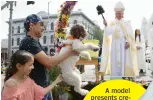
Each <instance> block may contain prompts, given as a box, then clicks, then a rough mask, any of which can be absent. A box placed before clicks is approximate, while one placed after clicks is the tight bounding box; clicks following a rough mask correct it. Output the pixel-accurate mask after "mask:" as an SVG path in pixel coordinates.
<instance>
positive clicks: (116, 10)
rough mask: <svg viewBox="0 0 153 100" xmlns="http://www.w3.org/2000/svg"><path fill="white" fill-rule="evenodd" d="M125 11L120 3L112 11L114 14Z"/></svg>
mask: <svg viewBox="0 0 153 100" xmlns="http://www.w3.org/2000/svg"><path fill="white" fill-rule="evenodd" d="M124 10H125V8H124V5H123V3H122V2H121V1H119V2H117V3H116V5H115V7H114V11H115V12H123V11H124Z"/></svg>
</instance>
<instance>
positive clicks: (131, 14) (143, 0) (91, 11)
mask: <svg viewBox="0 0 153 100" xmlns="http://www.w3.org/2000/svg"><path fill="white" fill-rule="evenodd" d="M118 1H121V2H122V3H123V5H124V6H125V12H124V19H125V20H130V21H131V24H132V27H133V30H135V29H136V28H140V26H141V22H142V19H143V17H145V18H146V19H147V20H149V18H150V16H151V15H152V14H153V6H152V5H153V0H78V2H77V4H76V6H75V7H74V9H73V11H77V10H78V9H81V10H82V12H83V13H84V14H86V15H87V16H88V17H89V18H90V19H91V20H93V21H96V22H97V23H98V25H99V26H100V27H101V28H102V29H103V27H104V26H103V20H102V17H101V15H99V16H98V14H97V10H96V7H97V5H101V6H102V7H103V8H104V10H105V13H104V16H105V19H106V20H107V22H108V23H109V22H110V21H111V20H113V19H114V6H115V4H116V3H117V2H118ZM5 2H6V1H3V0H2V1H1V6H2V5H3V4H5ZM48 2H50V3H49V13H50V14H57V11H58V9H59V8H60V5H61V4H62V3H63V2H64V0H51V1H47V0H39V1H38V0H36V1H35V4H34V5H26V1H25V0H22V1H21V0H18V1H17V6H16V7H14V9H13V19H17V18H25V17H26V16H28V15H30V14H32V13H35V14H36V13H38V12H39V11H45V12H47V13H48ZM8 20H9V8H5V9H4V10H2V11H1V22H0V24H1V25H0V27H1V35H0V38H1V39H5V38H7V37H8V24H7V23H6V21H8Z"/></svg>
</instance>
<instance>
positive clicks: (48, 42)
mask: <svg viewBox="0 0 153 100" xmlns="http://www.w3.org/2000/svg"><path fill="white" fill-rule="evenodd" d="M50 2H51V1H49V2H48V41H47V47H48V55H49V54H50V52H49V44H50V41H49V40H50V36H49V30H50V20H49V4H50Z"/></svg>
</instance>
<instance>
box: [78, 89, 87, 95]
mask: <svg viewBox="0 0 153 100" xmlns="http://www.w3.org/2000/svg"><path fill="white" fill-rule="evenodd" d="M88 92H89V91H88V90H85V89H81V90H80V91H79V93H80V94H81V95H82V96H85V95H86V94H88Z"/></svg>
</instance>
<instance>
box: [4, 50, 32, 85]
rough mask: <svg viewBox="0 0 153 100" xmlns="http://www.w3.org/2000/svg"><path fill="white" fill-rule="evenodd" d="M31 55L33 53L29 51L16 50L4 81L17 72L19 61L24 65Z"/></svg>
mask: <svg viewBox="0 0 153 100" xmlns="http://www.w3.org/2000/svg"><path fill="white" fill-rule="evenodd" d="M31 57H32V54H30V53H29V52H26V51H21V50H18V51H16V52H15V53H14V54H13V55H12V57H11V61H10V64H9V67H8V68H7V70H6V75H5V79H4V82H6V81H7V80H8V79H9V78H10V77H11V76H12V75H13V74H15V73H16V72H17V68H16V64H17V63H19V64H21V65H24V64H25V63H27V62H28V61H29V60H30V59H31Z"/></svg>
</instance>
